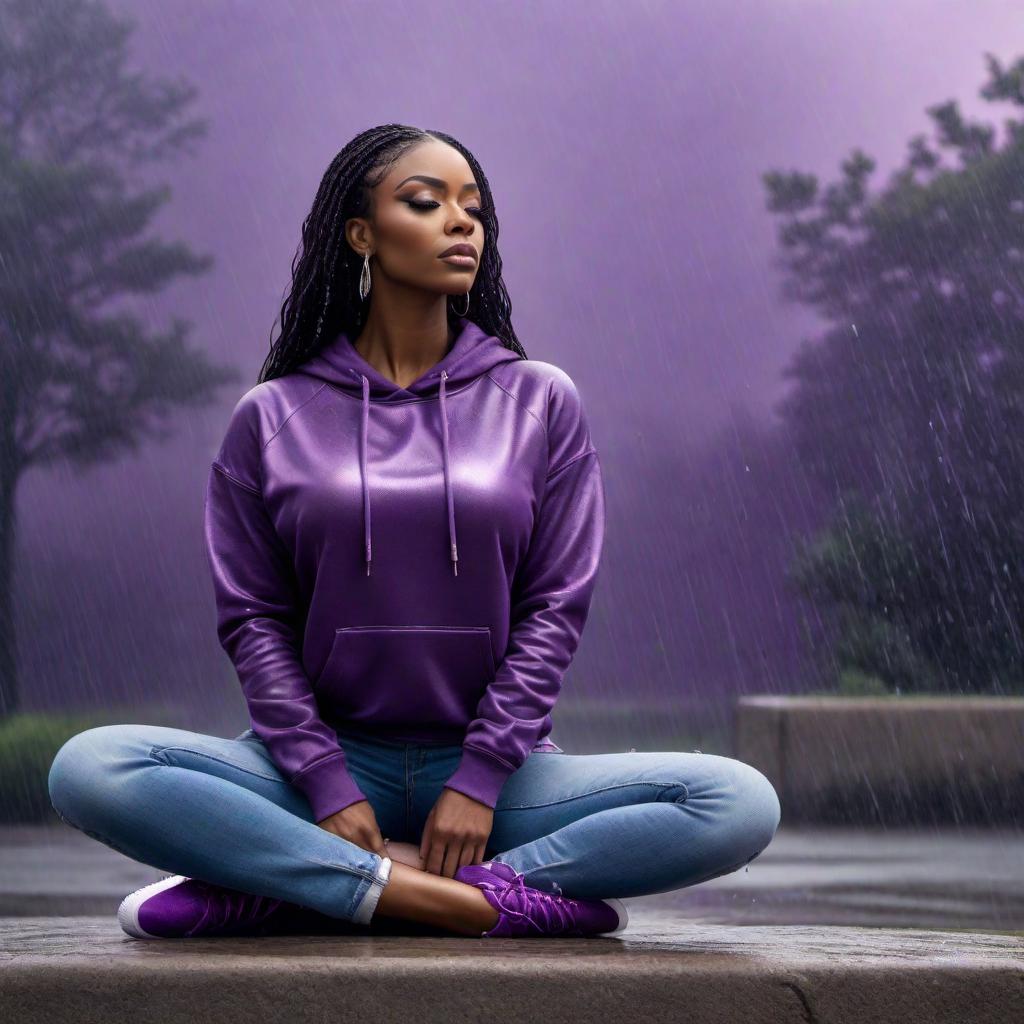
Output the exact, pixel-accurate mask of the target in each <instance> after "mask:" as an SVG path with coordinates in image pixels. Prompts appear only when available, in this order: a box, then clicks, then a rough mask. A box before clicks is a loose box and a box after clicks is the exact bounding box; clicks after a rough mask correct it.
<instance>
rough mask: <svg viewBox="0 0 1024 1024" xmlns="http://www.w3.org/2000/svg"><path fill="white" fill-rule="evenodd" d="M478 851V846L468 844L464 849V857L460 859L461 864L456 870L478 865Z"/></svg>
mask: <svg viewBox="0 0 1024 1024" xmlns="http://www.w3.org/2000/svg"><path fill="white" fill-rule="evenodd" d="M478 849H479V847H478V846H474V845H473V844H472V843H467V844H466V845H465V846H464V847H463V848H462V856H461V857H460V858H459V864H458V867H457V868H456V869H455V870H456V871H458V870H459V868H464V867H465V866H466V865H467V864H474V863H476V854H477V850H478Z"/></svg>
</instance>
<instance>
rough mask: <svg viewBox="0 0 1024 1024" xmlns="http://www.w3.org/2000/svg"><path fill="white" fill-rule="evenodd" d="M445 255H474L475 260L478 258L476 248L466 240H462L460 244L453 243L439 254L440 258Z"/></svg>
mask: <svg viewBox="0 0 1024 1024" xmlns="http://www.w3.org/2000/svg"><path fill="white" fill-rule="evenodd" d="M445 256H472V257H473V259H474V260H475V259H476V258H477V255H476V249H475V248H474V247H473V246H471V245H469V244H467V243H466V242H460V243H459V244H458V245H453V246H452V247H451V248H450V249H445V251H444V252H443V253H441V254H440V255H439V256H438V259H444V257H445Z"/></svg>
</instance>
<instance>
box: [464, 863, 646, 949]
mask: <svg viewBox="0 0 1024 1024" xmlns="http://www.w3.org/2000/svg"><path fill="white" fill-rule="evenodd" d="M455 880H456V881H458V882H466V883H467V884H468V885H473V886H476V888H477V889H479V890H480V891H481V892H483V894H484V898H485V899H486V900H487V902H488V903H490V905H491V906H492V907H494V909H495V910H497V911H498V914H499V916H498V922H497V924H495V925H494V927H493V928H491V930H490V931H486V932H482V933H481V937H482V938H520V937H531V936H536V937H544V936H556V935H558V936H569V935H576V936H591V935H614V934H616V933H617V932H621V931H622V930H623V929H624V928H625V927H626V923H627V922H628V921H629V914H628V913H627V912H626V908H625V906H624V905H623V904H622V903H621V902H620V901H619V900H615V899H606V900H588V899H579V900H573V899H569V898H568V897H566V896H559V895H556V894H555V893H551V892H543V891H542V890H540V889H534V888H531V887H530V886H528V885H527V884H526V880H525V878H524V877H523V875H521V874H520V873H519V872H517V871H516V870H515V869H514V868H512V867H510V866H509V865H508V864H502V863H501V861H497V860H487V861H484V862H483V863H482V864H465V865H463V866H462V867H461V868H459V870H458V871H456V872H455Z"/></svg>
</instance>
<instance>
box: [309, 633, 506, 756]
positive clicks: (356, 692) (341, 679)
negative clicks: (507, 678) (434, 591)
mask: <svg viewBox="0 0 1024 1024" xmlns="http://www.w3.org/2000/svg"><path fill="white" fill-rule="evenodd" d="M494 675H495V667H494V655H493V652H492V650H491V630H490V627H489V626H343V627H342V628H341V629H337V630H335V632H334V643H333V644H332V646H331V652H330V654H329V655H328V658H327V662H326V664H325V665H324V669H323V672H321V674H320V677H319V679H318V680H317V684H316V695H317V699H318V701H319V702H320V703H321V705H322V706H325V709H329V710H330V712H331V713H332V717H338V718H344V719H346V720H348V721H352V722H356V723H365V725H366V727H367V729H368V730H372V731H379V732H384V733H386V732H388V731H389V730H390V731H395V732H400V733H402V734H403V735H405V736H406V737H407V738H409V739H410V740H411V741H415V740H416V739H417V738H420V739H423V740H429V739H436V738H444V735H445V732H446V731H451V732H452V733H456V732H459V731H460V730H461V729H463V728H465V726H466V725H467V724H468V723H469V722H470V721H471V720H472V719H473V718H475V717H476V707H477V704H478V703H479V701H480V698H481V697H482V696H483V695H484V691H485V690H486V689H487V686H488V684H489V683H490V682H491V681H492V680H493V679H494Z"/></svg>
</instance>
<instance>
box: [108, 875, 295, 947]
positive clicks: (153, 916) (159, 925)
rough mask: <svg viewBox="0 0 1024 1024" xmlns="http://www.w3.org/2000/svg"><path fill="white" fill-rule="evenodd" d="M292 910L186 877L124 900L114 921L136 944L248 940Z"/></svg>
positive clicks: (170, 878) (165, 880)
mask: <svg viewBox="0 0 1024 1024" xmlns="http://www.w3.org/2000/svg"><path fill="white" fill-rule="evenodd" d="M293 906H294V905H293V904H290V903H285V901H284V900H277V899H272V898H271V897H269V896H256V895H253V894H252V893H247V892H240V891H239V890H237V889H226V888H224V887H223V886H220V885H214V884H213V883H211V882H202V881H200V880H199V879H196V878H187V877H186V876H185V875H168V876H167V877H166V878H162V879H161V880H160V881H159V882H153V883H152V884H151V885H147V886H144V887H143V888H142V889H137V890H136V891H135V892H133V893H131V895H129V896H126V897H125V898H124V899H123V900H122V901H121V906H120V907H118V909H117V920H118V923H119V924H120V925H121V927H122V928H123V929H124V930H125V931H126V932H127V933H128V934H129V935H131V936H134V937H135V938H137V939H171V938H192V937H195V936H207V935H208V936H213V935H238V934H243V935H253V934H260V932H261V930H264V929H265V927H266V926H267V925H268V924H269V922H270V918H272V917H273V916H274V914H275V912H276V911H278V909H279V908H281V909H282V911H284V910H285V909H286V908H291V907H293Z"/></svg>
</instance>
